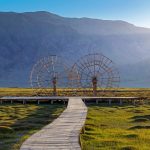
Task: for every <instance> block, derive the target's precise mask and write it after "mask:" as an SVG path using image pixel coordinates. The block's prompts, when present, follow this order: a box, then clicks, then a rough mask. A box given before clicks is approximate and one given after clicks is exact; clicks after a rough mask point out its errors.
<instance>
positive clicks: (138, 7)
mask: <svg viewBox="0 0 150 150" xmlns="http://www.w3.org/2000/svg"><path fill="white" fill-rule="evenodd" d="M0 11H1V12H10V11H13V12H29V11H30V12H33V11H49V12H51V13H55V14H58V15H60V16H64V17H76V18H80V17H89V18H97V19H104V20H124V21H127V22H130V23H132V24H134V25H137V26H142V27H148V28H150V0H0Z"/></svg>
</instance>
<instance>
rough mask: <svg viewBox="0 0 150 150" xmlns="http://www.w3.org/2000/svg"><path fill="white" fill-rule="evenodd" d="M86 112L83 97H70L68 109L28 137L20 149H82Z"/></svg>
mask: <svg viewBox="0 0 150 150" xmlns="http://www.w3.org/2000/svg"><path fill="white" fill-rule="evenodd" d="M86 114H87V107H86V106H85V104H84V103H83V102H82V99H81V98H69V102H68V106H67V109H66V110H65V111H64V112H63V113H62V114H61V115H60V116H59V118H57V119H56V120H54V121H53V122H52V123H51V124H49V125H47V126H45V127H44V128H43V129H42V130H40V131H39V132H37V133H35V134H33V135H32V136H31V137H30V138H28V139H27V140H26V141H25V142H24V143H23V144H22V146H21V148H20V150H80V149H81V148H80V145H79V133H80V129H81V128H82V126H83V125H84V122H85V119H86Z"/></svg>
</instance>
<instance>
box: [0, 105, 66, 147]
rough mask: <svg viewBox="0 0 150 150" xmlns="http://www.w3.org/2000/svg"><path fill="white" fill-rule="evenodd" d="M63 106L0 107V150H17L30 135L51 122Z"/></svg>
mask: <svg viewBox="0 0 150 150" xmlns="http://www.w3.org/2000/svg"><path fill="white" fill-rule="evenodd" d="M64 109H65V106H64V105H60V104H59V105H58V104H57V105H34V104H30V105H21V104H14V105H10V104H5V105H0V150H19V147H20V145H21V144H22V142H23V141H24V140H25V139H27V138H28V137H29V136H30V135H31V134H33V133H35V132H37V131H38V130H40V129H41V128H42V127H43V126H45V125H46V124H48V123H50V122H52V120H53V119H55V118H57V117H58V116H59V115H60V113H61V112H62V111H63V110H64Z"/></svg>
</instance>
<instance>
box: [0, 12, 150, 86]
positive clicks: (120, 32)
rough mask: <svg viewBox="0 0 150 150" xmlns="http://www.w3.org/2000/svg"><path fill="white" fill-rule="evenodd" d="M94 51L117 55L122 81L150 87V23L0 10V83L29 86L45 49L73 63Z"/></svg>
mask: <svg viewBox="0 0 150 150" xmlns="http://www.w3.org/2000/svg"><path fill="white" fill-rule="evenodd" d="M95 52H98V53H102V54H103V55H105V56H107V57H108V58H110V59H111V60H113V62H114V63H115V65H116V67H117V68H118V70H119V72H120V77H121V83H120V86H121V87H150V79H149V78H150V29H149V28H143V27H137V26H135V25H133V24H130V23H128V22H125V21H121V20H116V21H115V20H101V19H92V18H67V17H62V16H59V15H56V14H52V13H50V12H44V11H38V12H25V13H15V12H0V87H30V84H29V76H30V71H31V69H32V67H33V65H34V64H35V63H36V62H37V61H38V60H39V59H40V58H42V57H45V56H47V55H54V54H56V55H59V56H61V57H63V59H64V60H66V61H68V62H69V63H68V64H73V63H75V62H76V61H77V60H78V59H79V58H80V57H82V56H84V55H86V54H89V53H95Z"/></svg>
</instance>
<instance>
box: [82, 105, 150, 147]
mask: <svg viewBox="0 0 150 150" xmlns="http://www.w3.org/2000/svg"><path fill="white" fill-rule="evenodd" d="M80 139H81V145H82V149H83V150H150V105H141V106H133V105H129V106H122V107H121V106H104V105H103V106H102V104H99V105H92V104H91V105H89V106H88V115H87V120H86V123H85V126H84V128H83V130H82V132H81V135H80Z"/></svg>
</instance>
